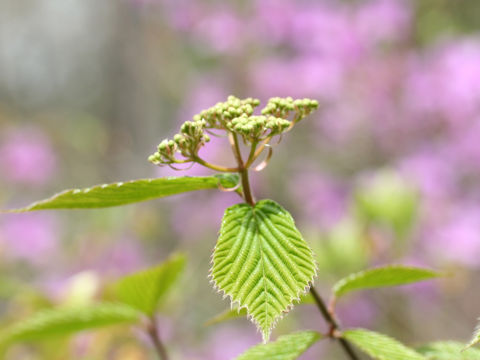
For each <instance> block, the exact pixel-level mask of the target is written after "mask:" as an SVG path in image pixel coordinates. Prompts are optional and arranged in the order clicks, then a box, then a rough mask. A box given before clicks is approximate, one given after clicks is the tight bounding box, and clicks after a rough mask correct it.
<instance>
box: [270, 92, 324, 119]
mask: <svg viewBox="0 0 480 360" xmlns="http://www.w3.org/2000/svg"><path fill="white" fill-rule="evenodd" d="M316 109H318V101H317V100H311V99H307V98H305V99H297V100H293V99H292V98H291V97H286V98H279V97H274V98H271V99H270V100H268V103H267V105H266V106H265V107H264V108H263V109H262V115H274V116H277V117H281V118H284V119H285V118H288V117H289V116H290V113H291V112H293V113H294V116H293V122H294V123H297V122H299V121H300V120H302V119H303V118H305V117H306V116H307V115H309V114H310V113H311V112H312V111H315V110H316Z"/></svg>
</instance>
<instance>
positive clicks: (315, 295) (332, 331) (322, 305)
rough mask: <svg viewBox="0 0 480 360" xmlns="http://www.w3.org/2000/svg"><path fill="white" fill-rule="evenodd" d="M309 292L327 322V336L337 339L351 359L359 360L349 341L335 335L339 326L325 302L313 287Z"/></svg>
mask: <svg viewBox="0 0 480 360" xmlns="http://www.w3.org/2000/svg"><path fill="white" fill-rule="evenodd" d="M310 293H311V294H312V296H313V299H314V300H315V304H316V305H317V307H318V309H319V310H320V313H321V314H322V316H323V318H324V319H325V321H326V322H327V323H328V324H329V326H330V329H329V331H328V336H329V337H331V338H332V339H336V340H338V341H339V343H340V346H341V347H342V348H343V350H344V351H345V353H346V354H347V355H348V356H349V358H350V359H351V360H359V357H358V356H357V354H355V352H354V351H353V348H352V346H351V345H350V343H349V342H348V341H347V340H345V339H343V338H341V337H340V338H339V337H337V336H336V333H337V332H339V331H340V327H339V325H338V323H337V321H336V320H335V318H334V317H333V316H332V314H331V313H330V312H329V311H328V308H327V306H326V305H325V302H324V301H323V299H322V298H321V296H320V294H319V293H318V292H317V291H316V290H315V288H314V287H313V286H312V287H311V288H310Z"/></svg>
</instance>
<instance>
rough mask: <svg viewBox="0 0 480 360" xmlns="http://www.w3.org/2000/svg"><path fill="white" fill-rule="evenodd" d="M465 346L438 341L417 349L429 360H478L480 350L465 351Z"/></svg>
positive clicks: (453, 342) (455, 342)
mask: <svg viewBox="0 0 480 360" xmlns="http://www.w3.org/2000/svg"><path fill="white" fill-rule="evenodd" d="M464 347H465V344H462V343H460V342H457V341H438V342H434V343H431V344H427V345H423V346H421V347H419V348H418V349H417V351H418V352H419V353H420V354H423V355H425V356H426V357H427V359H428V360H478V359H480V350H478V349H467V350H465V351H463V349H464Z"/></svg>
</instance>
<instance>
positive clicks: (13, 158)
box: [0, 129, 57, 186]
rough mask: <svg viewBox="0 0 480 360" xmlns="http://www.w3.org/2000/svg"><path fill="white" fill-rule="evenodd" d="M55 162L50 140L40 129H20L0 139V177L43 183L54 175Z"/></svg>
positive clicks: (30, 183) (13, 181)
mask: <svg viewBox="0 0 480 360" xmlns="http://www.w3.org/2000/svg"><path fill="white" fill-rule="evenodd" d="M56 163H57V161H56V156H55V153H54V150H53V148H52V146H51V144H50V142H49V141H48V139H47V137H46V136H45V135H44V134H43V133H42V132H40V131H39V130H36V129H18V130H15V131H11V132H8V133H6V135H5V136H4V137H2V138H1V139H0V174H1V178H0V180H2V179H5V180H6V181H8V182H12V183H22V184H27V185H37V186H39V185H43V184H45V183H46V182H47V181H49V180H50V179H51V178H52V176H53V174H54V172H55V169H56Z"/></svg>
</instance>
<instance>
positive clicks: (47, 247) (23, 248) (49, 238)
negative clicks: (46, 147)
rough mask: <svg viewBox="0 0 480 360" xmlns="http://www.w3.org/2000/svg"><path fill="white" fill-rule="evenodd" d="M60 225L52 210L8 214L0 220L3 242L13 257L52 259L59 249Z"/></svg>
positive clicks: (39, 262) (37, 261)
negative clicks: (49, 212)
mask: <svg viewBox="0 0 480 360" xmlns="http://www.w3.org/2000/svg"><path fill="white" fill-rule="evenodd" d="M58 237H59V226H58V223H57V221H56V219H55V217H54V216H53V215H52V214H45V213H38V214H16V215H6V216H4V217H3V218H2V219H1V222H0V245H1V247H3V248H5V251H6V254H7V255H8V256H10V257H12V258H13V259H17V260H25V261H28V262H30V263H32V264H34V265H45V264H47V263H49V262H50V261H51V259H52V256H54V254H55V252H56V251H57V250H58Z"/></svg>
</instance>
